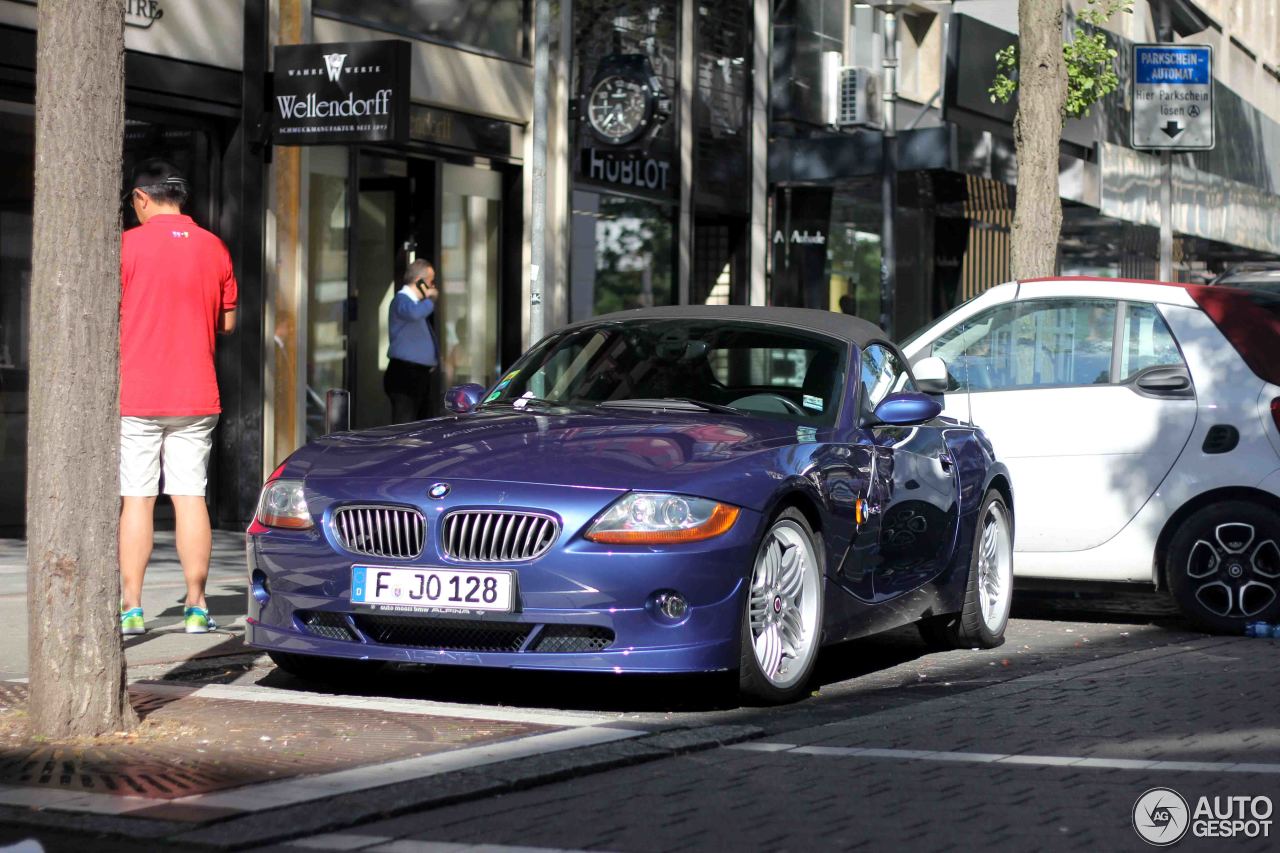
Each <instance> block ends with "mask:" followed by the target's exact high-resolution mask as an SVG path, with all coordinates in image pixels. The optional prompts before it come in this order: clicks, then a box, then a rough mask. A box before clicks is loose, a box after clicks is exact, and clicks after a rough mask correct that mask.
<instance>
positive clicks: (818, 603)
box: [739, 509, 823, 703]
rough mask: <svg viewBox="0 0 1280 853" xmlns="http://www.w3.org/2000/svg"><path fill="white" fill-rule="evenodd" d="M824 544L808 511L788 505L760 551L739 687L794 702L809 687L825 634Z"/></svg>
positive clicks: (768, 698) (773, 699)
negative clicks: (823, 604)
mask: <svg viewBox="0 0 1280 853" xmlns="http://www.w3.org/2000/svg"><path fill="white" fill-rule="evenodd" d="M822 558H823V555H822V545H821V543H820V542H819V541H818V539H817V537H815V536H814V535H813V531H812V530H811V529H810V528H809V523H808V522H807V521H806V520H805V518H804V515H802V514H801V513H800V512H799V511H797V510H794V509H788V510H785V511H783V512H782V513H781V514H780V515H779V516H778V517H777V518H776V519H775V520H774V522H773V524H772V525H771V526H770V527H769V531H768V532H767V533H766V534H765V536H764V539H763V540H762V541H761V543H760V548H759V550H758V551H757V552H756V559H755V564H754V566H753V567H752V570H751V583H750V587H749V589H748V590H747V600H746V606H745V608H744V610H743V618H742V655H741V661H740V667H739V689H740V690H741V691H742V693H743V694H745V695H746V696H749V697H752V698H754V699H757V700H760V701H763V702H770V703H781V702H790V701H792V700H794V699H796V698H797V697H799V696H801V695H802V694H803V693H804V690H805V686H806V685H807V683H808V681H809V676H810V674H812V672H813V664H814V661H815V660H817V657H818V646H819V644H820V641H821V636H822V576H823V569H822Z"/></svg>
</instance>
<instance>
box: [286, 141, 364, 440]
mask: <svg viewBox="0 0 1280 853" xmlns="http://www.w3.org/2000/svg"><path fill="white" fill-rule="evenodd" d="M310 162H311V169H310V171H311V174H310V176H309V186H308V193H309V209H308V211H307V231H308V233H307V288H306V292H307V314H306V326H307V338H306V340H307V346H306V358H307V374H306V376H307V380H306V382H307V384H306V388H305V389H304V392H303V394H304V407H305V411H306V419H307V433H306V434H307V439H308V440H311V439H313V438H316V437H317V436H319V435H322V434H323V433H324V408H325V393H326V392H327V391H328V390H329V389H330V388H345V387H347V382H346V366H347V342H346V317H345V311H346V304H347V220H348V200H347V152H346V149H343V148H315V149H313V150H312V151H311V155H310ZM292 322H293V318H292V317H280V316H277V326H278V328H277V329H276V333H275V342H276V355H277V358H280V357H282V356H287V355H288V352H287V348H286V347H285V346H284V340H285V339H286V337H287V336H290V335H292V329H291V328H288V324H291V323H292ZM282 324H284V326H283V327H281V325H282ZM282 370H286V371H291V368H290V366H289V365H287V364H280V363H277V373H279V372H281V371H282Z"/></svg>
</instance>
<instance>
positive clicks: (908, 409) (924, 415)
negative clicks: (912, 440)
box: [875, 391, 942, 426]
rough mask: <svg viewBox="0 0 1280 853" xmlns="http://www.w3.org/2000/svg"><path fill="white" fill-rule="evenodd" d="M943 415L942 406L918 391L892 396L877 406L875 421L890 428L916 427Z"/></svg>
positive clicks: (902, 392) (903, 392) (901, 392)
mask: <svg viewBox="0 0 1280 853" xmlns="http://www.w3.org/2000/svg"><path fill="white" fill-rule="evenodd" d="M940 414H942V404H941V403H939V402H938V401H937V400H935V399H933V398H932V397H930V396H929V395H928V394H921V393H919V392H917V391H899V392H898V393H897V394H890V395H889V396H888V397H885V398H884V399H883V400H881V401H880V405H878V406H876V411H875V419H876V421H877V422H878V423H882V424H889V425H890V426H916V425H918V424H922V423H925V422H926V421H931V420H933V419H934V418H936V417H937V416H938V415H940Z"/></svg>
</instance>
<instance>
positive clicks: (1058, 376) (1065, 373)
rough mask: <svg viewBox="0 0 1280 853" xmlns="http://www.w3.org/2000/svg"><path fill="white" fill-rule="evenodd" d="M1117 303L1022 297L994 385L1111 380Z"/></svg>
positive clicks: (1055, 384) (1036, 385)
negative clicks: (1039, 299)
mask: <svg viewBox="0 0 1280 853" xmlns="http://www.w3.org/2000/svg"><path fill="white" fill-rule="evenodd" d="M1115 323H1116V303H1115V302H1113V301H1111V300H1105V299H1104V300H1045V301H1033V302H1025V303H1022V305H1021V307H1020V309H1019V311H1018V314H1017V317H1016V318H1015V319H1014V321H1013V324H1012V329H1011V341H1010V346H1009V347H1008V349H1007V356H1008V357H1007V359H1002V361H1001V364H999V365H998V368H999V371H998V375H997V376H994V377H993V380H992V387H993V388H1048V387H1060V386H1064V385H1104V384H1106V383H1108V382H1110V381H1111V351H1112V343H1113V341H1114V340H1115Z"/></svg>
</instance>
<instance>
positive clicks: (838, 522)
mask: <svg viewBox="0 0 1280 853" xmlns="http://www.w3.org/2000/svg"><path fill="white" fill-rule="evenodd" d="M935 384H936V380H925V379H924V378H923V377H922V378H921V380H920V382H919V383H918V382H917V380H916V378H915V377H914V376H913V375H912V371H911V368H910V367H909V365H908V364H907V361H906V359H904V358H903V357H902V355H901V353H900V352H899V351H898V349H897V348H896V347H895V346H893V345H892V344H891V343H889V342H887V341H886V340H885V339H884V337H883V333H882V332H881V331H880V330H879V329H877V328H876V327H875V326H872V325H870V324H868V323H866V322H864V321H861V320H858V319H856V318H853V317H849V316H846V315H843V314H835V313H829V312H824V311H812V310H804V309H782V308H746V307H678V308H655V309H642V310H635V311H628V312H623V313H618V314H611V315H606V316H602V317H597V318H594V319H592V320H589V321H586V322H581V323H576V324H573V325H570V326H567V327H565V328H563V329H560V330H559V331H557V332H555V333H553V334H551V335H549V336H548V337H547V338H545V339H544V340H542V341H541V342H539V343H538V344H537V345H536V346H535V347H533V348H532V349H531V350H530V351H529V352H528V353H526V354H525V355H524V357H523V358H521V359H520V360H519V361H518V362H517V363H516V364H515V365H514V366H513V367H512V369H511V370H510V371H509V372H507V373H506V374H505V375H504V376H503V377H502V378H501V380H500V381H499V382H497V383H496V384H495V385H494V387H492V388H488V389H486V388H483V387H481V386H478V385H471V386H461V387H458V388H454V389H451V390H450V392H449V394H448V395H447V398H446V404H447V406H448V408H449V410H450V411H451V412H452V413H451V414H449V415H446V416H444V417H439V418H434V419H431V420H426V421H420V422H417V423H410V424H401V425H397V426H391V427H384V428H379V429H372V430H365V431H360V432H348V433H339V434H334V435H329V436H326V437H325V438H322V439H319V440H316V441H313V442H311V443H310V444H308V445H306V446H305V447H303V448H301V449H299V450H298V451H297V452H296V453H294V454H293V455H292V456H290V457H289V459H288V460H287V461H286V462H285V463H284V464H283V465H281V466H280V468H279V469H278V470H277V471H276V472H275V473H274V474H273V475H272V477H271V479H270V480H269V481H268V482H267V484H266V486H265V487H264V489H263V492H262V498H261V501H260V503H259V507H258V511H257V517H256V518H255V520H254V522H253V524H252V526H251V527H250V528H249V538H248V549H247V550H248V563H249V566H248V568H249V575H250V593H249V611H248V629H247V639H248V642H249V643H250V644H251V645H252V646H255V647H257V648H261V649H265V650H266V651H267V652H268V654H269V655H270V656H271V658H272V660H274V661H275V663H276V664H277V665H278V666H280V667H281V668H283V669H285V670H287V671H289V672H291V673H294V674H296V675H299V676H302V677H316V678H323V677H327V676H329V675H332V674H333V673H334V672H335V671H337V670H338V669H340V668H342V667H344V666H346V667H371V666H373V665H375V664H377V663H378V662H399V663H407V664H440V665H459V666H481V667H495V668H521V669H550V670H575V671H597V672H621V673H641V672H644V673H693V672H713V671H726V670H735V671H737V672H738V674H739V682H740V686H741V689H742V691H743V692H744V693H745V694H747V695H749V696H751V697H753V698H755V699H757V700H761V701H766V702H784V701H789V700H792V699H794V698H796V697H798V696H800V695H802V694H803V692H804V690H805V686H806V682H807V681H808V679H809V677H810V675H811V673H812V671H813V667H814V662H815V660H816V657H817V652H818V649H819V648H820V647H821V646H823V645H825V644H830V643H834V642H838V641H841V640H846V639H851V638H854V637H859V636H863V635H866V634H870V633H874V632H877V631H883V630H886V629H889V628H893V627H896V626H900V625H903V624H907V623H911V622H918V623H919V625H920V630H921V632H922V633H923V635H924V636H925V638H926V639H927V640H928V641H930V642H931V643H932V644H934V645H939V646H964V647H971V646H984V647H992V646H996V645H999V644H1000V643H1001V642H1002V641H1003V634H1004V630H1005V625H1006V623H1007V622H1008V617H1009V606H1010V602H1011V597H1012V584H1013V493H1012V484H1011V482H1010V479H1009V475H1008V472H1007V471H1006V469H1005V467H1004V466H1003V465H1002V464H1001V463H1000V462H998V461H996V459H995V457H994V454H993V452H992V448H991V445H990V443H989V442H988V441H987V439H986V437H985V436H984V435H983V434H982V431H981V430H979V429H977V428H975V427H972V426H968V425H964V424H960V423H957V422H956V421H954V420H948V419H945V418H942V417H941V416H940V411H941V408H940V405H939V403H938V402H937V400H936V399H934V398H933V397H931V396H929V395H927V394H925V393H922V390H921V388H922V386H923V389H924V390H931V391H933V390H938V389H936V388H934V387H933V385H935ZM344 662H345V663H344Z"/></svg>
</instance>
